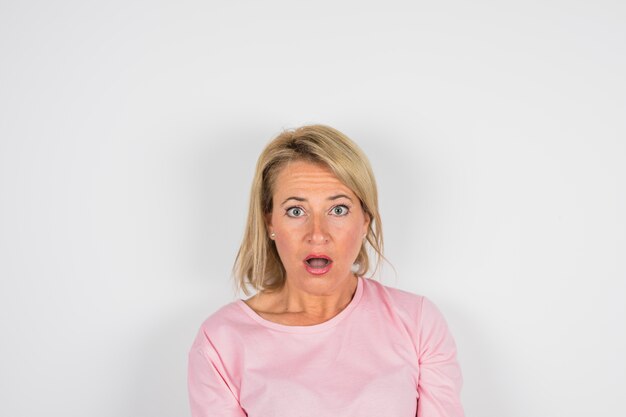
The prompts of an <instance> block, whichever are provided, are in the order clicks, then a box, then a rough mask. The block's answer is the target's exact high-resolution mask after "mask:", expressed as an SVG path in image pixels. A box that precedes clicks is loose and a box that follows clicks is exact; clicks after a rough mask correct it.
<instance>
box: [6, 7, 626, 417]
mask: <svg viewBox="0 0 626 417" xmlns="http://www.w3.org/2000/svg"><path fill="white" fill-rule="evenodd" d="M624 22H626V6H625V3H624V2H620V1H594V2H590V1H589V2H581V1H514V2H496V1H472V2H465V1H444V2H409V1H407V2H398V1H387V2H363V1H345V2H341V1H316V2H306V3H305V2H294V1H282V2H280V1H238V2H232V1H230V2H229V1H169V2H166V1H161V2H154V1H129V0H125V1H107V2H104V1H100V2H97V1H54V2H48V1H19V2H18V1H0V59H1V63H2V65H0V285H1V287H0V306H1V309H2V310H1V312H2V314H1V315H0V326H1V327H0V332H1V333H0V335H1V336H0V337H1V341H0V415H2V416H11V417H26V416H28V417H31V416H43V415H45V416H59V417H61V416H63V417H70V416H76V417H78V416H90V417H111V416H116V417H120V416H123V417H137V416H145V417H148V416H150V417H161V416H163V417H165V416H168V417H169V416H186V415H189V411H188V403H187V386H186V376H187V375H186V371H187V369H186V367H187V353H188V350H189V348H190V345H191V342H192V340H193V337H194V336H195V333H196V331H197V329H198V327H199V325H200V323H201V322H202V320H204V319H205V318H206V317H207V316H208V315H209V314H211V313H212V312H213V311H215V310H216V309H217V308H219V307H220V306H222V305H224V304H226V303H228V302H230V301H232V300H234V299H236V298H245V296H244V295H243V294H235V293H234V292H233V290H232V284H231V280H230V272H231V267H232V262H233V261H234V258H235V255H236V253H237V249H238V247H239V243H240V241H241V237H242V232H243V227H244V221H245V218H246V214H247V205H248V195H249V188H250V184H251V180H252V175H253V170H254V165H255V163H256V158H257V157H258V155H259V153H260V151H261V150H262V149H263V147H264V145H265V144H266V143H267V142H268V141H269V140H270V139H271V138H272V137H273V136H275V135H276V134H278V133H279V132H280V131H281V130H282V129H283V128H288V127H296V126H298V125H301V124H305V123H324V124H329V125H331V126H333V127H336V128H338V129H339V130H341V131H343V132H344V133H346V134H347V135H348V136H350V137H351V138H352V139H354V140H355V141H356V142H357V143H358V144H359V145H360V146H361V147H362V149H363V150H364V151H365V152H366V154H367V155H368V156H369V158H370V160H371V163H372V166H373V168H374V171H375V174H376V177H377V181H378V186H379V190H380V208H381V212H382V216H383V222H384V223H383V224H384V232H385V238H386V255H387V257H388V258H389V259H390V261H391V262H392V264H393V266H394V267H395V271H394V270H393V269H392V268H391V267H390V266H385V267H384V268H383V273H382V276H381V277H380V279H381V281H382V282H383V283H384V284H386V285H389V286H393V287H397V288H401V289H405V290H408V291H412V292H415V293H419V294H423V295H426V296H428V297H429V298H431V299H432V300H433V301H434V302H435V303H436V304H437V305H438V306H439V307H440V309H441V310H442V311H443V313H444V315H445V316H446V318H447V320H448V322H449V324H450V327H451V329H452V332H453V334H454V336H455V338H456V341H457V345H458V349H459V360H460V362H461V366H462V369H463V374H464V379H465V386H464V389H463V403H464V405H465V409H466V413H467V415H468V416H475V417H503V416H506V417H543V416H549V417H552V416H570V417H575V416H581V417H582V416H617V415H625V414H626V407H625V406H624V404H623V399H622V398H623V397H622V396H623V393H624V391H626V360H625V357H626V354H625V352H626V335H625V332H624V330H623V329H624V324H625V323H624V322H625V318H626V311H625V309H626V307H625V304H626V303H625V302H624V295H625V294H626V282H625V278H626V267H625V263H624V254H625V253H626V220H625V216H624V213H626V181H625V180H626V168H625V167H624V162H625V157H626V142H625V139H626V122H625V121H626V118H625V110H626V81H625V77H624V74H626V54H625V53H624V46H625V41H626V25H625V24H624ZM620 329H621V330H620Z"/></svg>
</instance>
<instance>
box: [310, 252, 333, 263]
mask: <svg viewBox="0 0 626 417" xmlns="http://www.w3.org/2000/svg"><path fill="white" fill-rule="evenodd" d="M312 258H322V259H328V261H329V262H332V261H333V260H332V259H330V257H328V256H326V255H324V254H323V253H312V254H310V255H308V256H307V257H306V258H304V260H305V261H308V260H309V259H312Z"/></svg>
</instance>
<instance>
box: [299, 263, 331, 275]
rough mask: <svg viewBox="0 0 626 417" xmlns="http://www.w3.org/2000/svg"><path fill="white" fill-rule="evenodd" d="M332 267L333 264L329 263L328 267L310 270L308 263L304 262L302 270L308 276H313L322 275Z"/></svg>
mask: <svg viewBox="0 0 626 417" xmlns="http://www.w3.org/2000/svg"><path fill="white" fill-rule="evenodd" d="M332 266H333V263H332V262H329V263H328V265H326V266H325V267H324V268H312V267H311V266H310V265H309V264H308V263H306V262H304V268H305V269H306V270H307V272H308V273H309V274H313V275H324V274H325V273H327V272H328V271H330V268H332Z"/></svg>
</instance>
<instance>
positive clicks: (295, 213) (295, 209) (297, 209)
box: [285, 207, 302, 217]
mask: <svg viewBox="0 0 626 417" xmlns="http://www.w3.org/2000/svg"><path fill="white" fill-rule="evenodd" d="M289 212H291V213H292V214H293V215H292V214H289ZM301 213H302V209H301V208H300V207H289V208H288V209H287V210H286V211H285V214H287V216H289V217H301V216H300V214H301Z"/></svg>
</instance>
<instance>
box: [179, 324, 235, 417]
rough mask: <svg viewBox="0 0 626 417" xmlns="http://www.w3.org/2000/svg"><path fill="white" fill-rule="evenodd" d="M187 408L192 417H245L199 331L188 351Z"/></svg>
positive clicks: (216, 358)
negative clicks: (189, 409) (188, 407)
mask: <svg viewBox="0 0 626 417" xmlns="http://www.w3.org/2000/svg"><path fill="white" fill-rule="evenodd" d="M187 382H188V384H187V385H188V388H189V404H190V408H191V415H192V417H218V416H219V417H245V416H246V413H245V412H244V411H243V409H242V408H241V406H240V405H239V402H238V401H237V398H236V397H235V395H234V393H233V391H232V390H231V386H232V385H231V383H230V380H229V377H228V375H227V372H226V370H225V369H224V367H223V366H222V365H221V361H220V358H219V354H218V352H216V351H215V349H213V346H212V345H211V344H210V342H209V341H208V339H207V338H206V335H205V334H204V333H203V332H202V330H201V331H200V332H199V333H198V337H197V338H196V340H195V342H194V343H193V346H192V347H191V350H190V351H189V366H188V379H187Z"/></svg>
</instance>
